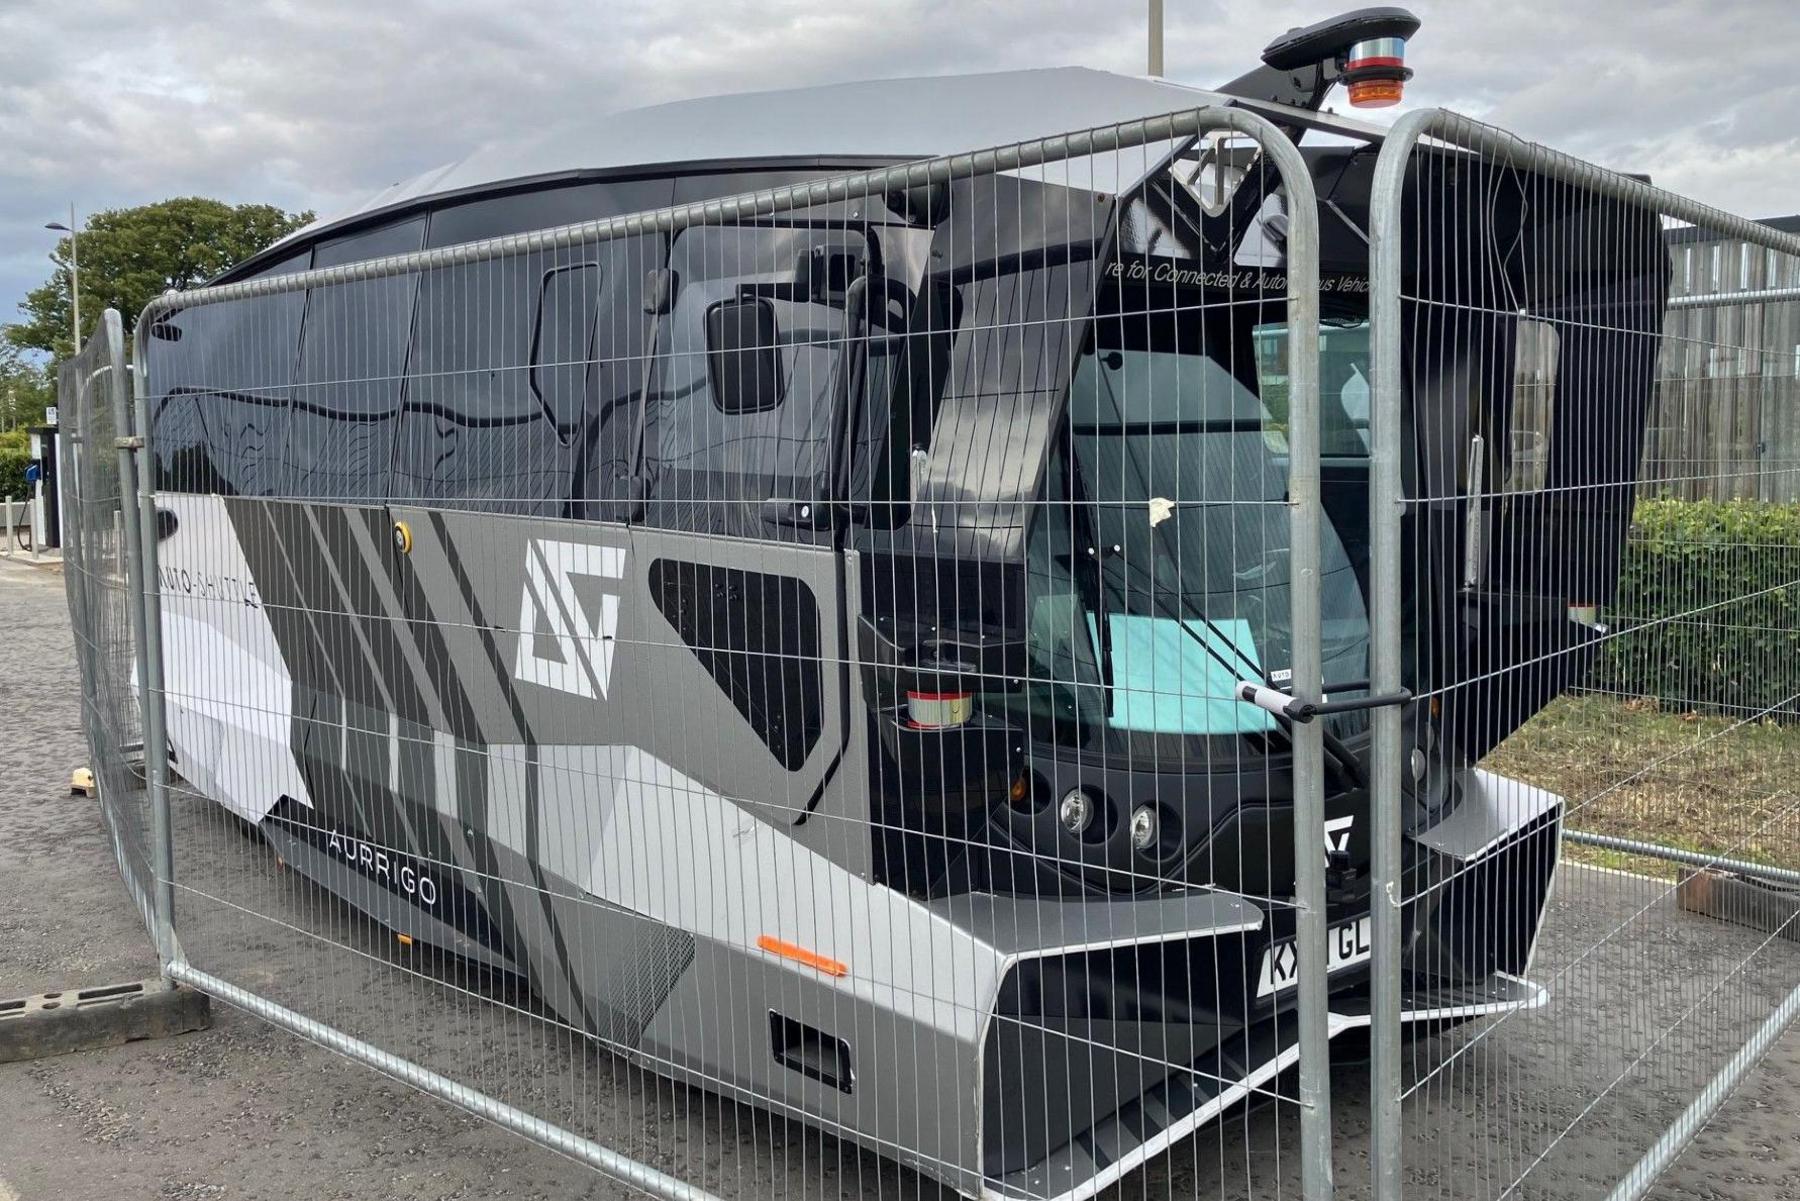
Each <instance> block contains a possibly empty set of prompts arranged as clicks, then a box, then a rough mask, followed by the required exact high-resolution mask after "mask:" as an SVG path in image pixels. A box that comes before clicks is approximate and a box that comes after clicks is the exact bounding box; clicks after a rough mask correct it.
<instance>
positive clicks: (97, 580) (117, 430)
mask: <svg viewBox="0 0 1800 1201" xmlns="http://www.w3.org/2000/svg"><path fill="white" fill-rule="evenodd" d="M57 406H58V409H59V411H60V414H61V418H62V421H61V424H60V426H59V431H60V432H59V435H58V436H59V438H60V440H61V441H60V445H59V447H58V450H59V454H58V461H59V462H60V464H61V477H60V478H61V481H62V489H63V492H62V504H63V539H64V541H63V581H64V584H65V587H66V588H67V591H68V597H69V616H70V624H71V627H72V629H73V631H74V635H75V653H76V660H77V664H78V666H79V668H80V671H81V682H82V688H81V720H82V726H83V729H84V730H85V732H86V735H87V743H88V748H89V751H90V752H91V756H92V757H91V758H90V760H89V768H90V770H91V771H92V772H93V775H94V783H95V786H96V788H97V789H98V791H99V800H100V809H101V812H102V813H103V814H104V815H105V820H106V827H107V830H108V832H109V833H110V834H111V836H112V842H113V850H114V853H115V854H116V855H117V857H118V861H119V871H120V873H121V875H122V876H123V877H124V879H125V885H126V888H127V889H128V890H129V891H130V893H131V895H132V899H133V900H134V901H135V902H136V903H137V906H138V909H139V911H140V912H141V913H142V914H143V915H144V920H145V923H146V925H148V924H150V920H151V919H150V909H151V899H150V888H151V881H152V880H153V879H154V874H153V872H152V870H151V858H150V846H151V816H150V805H149V801H148V795H147V793H146V791H145V787H144V771H143V762H144V731H143V718H142V714H141V712H140V711H139V707H138V695H139V685H140V682H141V681H142V679H143V663H142V653H143V645H144V641H143V637H142V633H143V604H142V598H143V581H142V580H141V579H140V578H139V577H138V574H137V573H138V568H139V564H140V563H141V561H142V557H141V553H140V551H141V547H140V546H139V544H138V534H137V531H138V523H137V509H138V497H137V487H136V474H135V471H134V466H133V464H134V459H133V447H132V445H131V437H132V431H133V422H132V416H131V384H130V380H129V378H128V376H127V374H126V367H125V339H124V335H123V333H122V331H121V327H120V321H119V315H118V313H116V312H114V311H112V310H110V309H109V310H107V311H106V313H105V314H104V315H103V316H102V317H101V319H100V321H99V322H98V323H97V324H96V325H95V327H94V331H93V334H92V336H90V337H89V338H88V340H87V342H86V343H85V344H84V345H83V346H82V348H81V352H80V353H79V354H77V355H76V356H75V357H74V358H73V359H71V360H69V362H67V363H65V364H63V366H62V369H61V373H60V375H59V377H58V380H57Z"/></svg>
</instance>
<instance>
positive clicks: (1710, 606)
mask: <svg viewBox="0 0 1800 1201" xmlns="http://www.w3.org/2000/svg"><path fill="white" fill-rule="evenodd" d="M1607 622H1608V624H1609V625H1610V627H1611V628H1612V630H1613V631H1614V633H1615V634H1616V635H1617V636H1616V637H1614V638H1611V639H1609V640H1608V641H1607V643H1606V645H1605V650H1604V652H1603V654H1602V655H1601V658H1600V662H1599V663H1598V664H1597V665H1596V667H1595V671H1594V677H1593V684H1594V685H1595V686H1596V687H1599V688H1604V689H1607V690H1608V691H1614V692H1620V693H1624V694H1627V695H1630V696H1646V697H1654V698H1656V699H1657V700H1658V701H1659V702H1661V704H1662V705H1663V706H1664V707H1666V708H1674V709H1679V710H1681V711H1684V712H1686V711H1696V712H1722V713H1728V714H1733V715H1739V716H1749V715H1753V714H1756V713H1759V712H1762V711H1764V710H1777V711H1778V712H1777V713H1776V714H1775V715H1776V716H1780V717H1783V718H1788V719H1792V718H1794V717H1796V716H1800V706H1797V705H1796V704H1795V702H1794V700H1793V698H1794V697H1795V695H1796V694H1797V693H1800V505H1791V504H1770V503H1767V502H1763V501H1745V500H1731V501H1685V500H1670V499H1660V500H1647V501H1642V502H1640V503H1639V504H1638V507H1637V512H1636V514H1635V515H1634V518H1633V522H1632V530H1631V538H1630V540H1629V541H1628V542H1627V543H1626V545H1625V552H1624V556H1623V559H1622V562H1621V564H1620V571H1619V591H1618V595H1617V596H1616V597H1615V599H1614V602H1613V604H1612V605H1611V606H1609V607H1608V612H1607Z"/></svg>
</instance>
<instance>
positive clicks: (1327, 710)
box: [1237, 680, 1413, 722]
mask: <svg viewBox="0 0 1800 1201" xmlns="http://www.w3.org/2000/svg"><path fill="white" fill-rule="evenodd" d="M1367 686H1368V685H1367V682H1366V681H1364V682H1362V683H1358V684H1339V685H1337V686H1336V691H1343V690H1345V689H1348V688H1363V687H1367ZM1237 699H1238V700H1240V701H1243V702H1244V703H1245V704H1249V705H1255V706H1256V707H1257V708H1258V709H1266V710H1268V711H1269V712H1270V713H1273V714H1274V715H1275V716H1276V717H1285V718H1287V719H1288V720H1289V721H1299V722H1307V721H1311V720H1313V718H1315V717H1327V716H1330V715H1331V714H1333V713H1355V712H1357V711H1358V710H1361V709H1386V708H1389V707H1391V706H1393V705H1404V704H1407V703H1408V702H1409V701H1411V700H1412V699H1413V694H1412V692H1411V690H1409V689H1406V688H1402V689H1400V691H1398V692H1388V693H1383V694H1382V695H1380V696H1359V697H1356V698H1355V699H1353V700H1348V701H1301V700H1298V699H1296V698H1294V697H1292V696H1289V695H1288V694H1287V693H1285V692H1282V691H1280V690H1279V689H1275V688H1270V687H1269V686H1268V685H1267V684H1258V683H1256V682H1254V681H1252V680H1240V681H1238V686H1237Z"/></svg>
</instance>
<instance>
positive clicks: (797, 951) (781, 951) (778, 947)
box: [756, 934, 850, 976]
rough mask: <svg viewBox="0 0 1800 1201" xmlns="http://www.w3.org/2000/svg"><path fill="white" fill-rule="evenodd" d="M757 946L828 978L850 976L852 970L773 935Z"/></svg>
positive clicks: (763, 937) (764, 938)
mask: <svg viewBox="0 0 1800 1201" xmlns="http://www.w3.org/2000/svg"><path fill="white" fill-rule="evenodd" d="M756 945H757V946H759V947H761V948H762V949H763V950H765V951H767V952H768V953H769V954H771V955H779V956H781V957H782V958H783V959H792V960H793V961H794V962H795V963H802V964H805V965H806V966H807V967H810V968H814V969H816V970H818V971H821V972H824V973H825V974H826V975H827V976H848V975H849V974H850V969H849V968H848V967H845V966H844V965H843V964H841V963H839V962H838V961H837V960H835V959H827V958H825V956H823V955H821V954H819V953H818V952H817V951H809V950H807V949H806V948H805V947H797V946H795V945H794V944H793V943H791V942H782V941H781V940H780V939H779V938H776V937H775V936H774V935H772V934H765V935H763V936H762V937H761V938H758V939H757V940H756Z"/></svg>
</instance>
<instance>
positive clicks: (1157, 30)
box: [1148, 0, 1163, 79]
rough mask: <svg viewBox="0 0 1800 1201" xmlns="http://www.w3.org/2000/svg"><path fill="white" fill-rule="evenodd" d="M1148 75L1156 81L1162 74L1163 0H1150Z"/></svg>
mask: <svg viewBox="0 0 1800 1201" xmlns="http://www.w3.org/2000/svg"><path fill="white" fill-rule="evenodd" d="M1149 51H1150V52H1149V55H1148V58H1149V60H1150V61H1149V64H1148V66H1149V68H1150V74H1152V75H1154V76H1156V77H1157V78H1158V79H1161V78H1162V73H1163V0H1150V46H1149Z"/></svg>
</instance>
